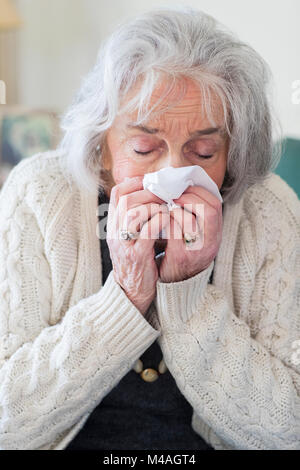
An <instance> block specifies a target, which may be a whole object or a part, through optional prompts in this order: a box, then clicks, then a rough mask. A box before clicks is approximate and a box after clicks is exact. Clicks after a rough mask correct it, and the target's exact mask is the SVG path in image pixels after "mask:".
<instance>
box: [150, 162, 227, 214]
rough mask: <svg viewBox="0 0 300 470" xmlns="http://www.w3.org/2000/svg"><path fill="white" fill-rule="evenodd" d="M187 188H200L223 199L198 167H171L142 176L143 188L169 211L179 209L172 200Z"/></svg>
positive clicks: (213, 184)
mask: <svg viewBox="0 0 300 470" xmlns="http://www.w3.org/2000/svg"><path fill="white" fill-rule="evenodd" d="M189 186H202V187H203V188H205V189H207V190H208V191H210V192H211V193H212V194H213V195H214V196H216V197H217V198H218V199H219V200H220V201H221V202H223V198H222V196H221V194H220V192H219V188H218V186H217V185H216V183H215V182H214V181H213V180H212V179H211V178H210V177H209V176H208V174H207V173H206V171H205V170H203V168H201V167H200V166H198V165H193V166H184V167H180V168H174V167H172V166H170V167H167V168H163V169H162V170H159V171H155V172H153V173H147V174H146V175H144V179H143V187H144V189H148V190H149V191H151V192H152V193H153V194H155V195H156V196H158V197H159V198H160V199H163V200H164V201H165V202H166V203H167V205H168V208H169V210H172V209H174V208H176V207H180V206H178V205H177V204H175V203H174V201H173V199H178V198H179V197H180V196H181V194H182V193H183V192H184V191H185V190H186V188H188V187H189Z"/></svg>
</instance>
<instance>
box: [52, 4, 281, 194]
mask: <svg viewBox="0 0 300 470" xmlns="http://www.w3.org/2000/svg"><path fill="white" fill-rule="evenodd" d="M162 77H164V78H165V77H167V78H168V80H167V82H168V84H169V85H170V87H169V88H168V89H167V90H166V94H165V93H164V94H163V96H162V98H161V100H163V99H164V98H165V96H166V95H167V94H168V93H169V92H170V91H171V90H172V89H173V87H174V85H175V84H177V85H178V84H179V85H180V87H181V88H182V87H183V88H182V90H183V91H184V82H185V81H184V80H180V79H181V78H183V77H187V78H190V79H193V80H194V82H195V83H197V84H198V85H199V86H200V87H201V90H202V92H203V96H204V99H203V103H202V105H203V106H204V111H205V112H206V115H207V116H208V117H209V118H210V119H211V121H212V122H213V115H212V113H211V105H210V101H211V100H210V97H211V92H214V93H216V94H217V96H218V97H219V98H220V100H221V103H222V105H223V111H224V127H225V129H226V131H227V133H228V136H229V149H228V158H227V168H226V174H225V178H224V182H223V186H222V188H221V194H222V196H223V200H224V202H226V201H228V202H230V203H235V202H237V201H238V200H239V199H240V197H241V196H242V194H243V192H244V191H245V190H246V189H247V188H248V187H250V186H251V185H253V184H255V183H259V182H262V180H263V179H264V178H265V177H266V176H267V175H268V174H269V173H270V172H271V171H273V170H274V169H275V167H276V166H277V164H278V161H279V158H280V154H281V145H280V142H281V139H279V140H278V141H277V144H275V139H274V135H275V132H277V131H276V130H275V129H276V126H277V128H278V132H279V127H280V123H279V121H278V120H277V118H276V117H275V118H274V116H275V113H274V110H273V109H271V108H272V100H271V98H270V90H269V85H270V82H271V79H272V75H271V72H270V69H269V66H268V64H267V63H266V62H265V61H264V59H263V58H262V57H261V56H260V55H259V54H258V53H257V52H256V51H255V50H254V49H253V48H252V47H251V46H250V45H248V44H246V43H244V42H242V41H240V40H239V39H238V38H236V37H235V35H234V34H233V33H232V32H230V31H229V30H228V29H227V28H225V27H224V26H223V25H222V24H220V23H218V22H217V21H216V20H215V19H214V18H213V17H211V16H210V15H207V14H205V13H203V12H202V11H199V10H197V9H194V8H191V7H188V6H180V7H175V8H156V9H154V10H153V9H152V10H150V11H147V12H145V13H143V14H140V15H138V16H135V17H134V18H131V19H130V20H128V18H127V20H125V22H122V23H121V24H119V25H118V27H117V28H116V29H115V30H114V32H113V33H112V34H111V35H110V36H109V37H108V38H107V39H106V40H105V41H104V42H103V43H102V45H101V47H100V50H99V53H98V56H97V61H96V64H95V65H94V67H93V68H92V70H91V71H90V72H89V74H88V75H87V76H86V77H85V78H84V79H83V81H82V84H81V87H80V89H79V91H78V94H77V95H76V97H75V99H74V102H73V103H72V104H71V106H70V108H69V109H68V110H67V111H66V112H65V114H64V115H63V116H62V118H61V128H62V130H63V131H64V135H63V138H62V140H61V142H60V144H59V149H60V150H62V151H63V152H64V153H65V159H66V160H65V162H66V168H67V171H68V173H69V174H70V175H71V176H72V178H73V179H74V180H75V181H76V183H77V184H78V185H79V186H81V187H84V188H86V189H87V190H88V191H92V192H98V191H99V190H100V191H101V188H102V189H103V188H105V187H106V186H107V184H108V181H109V179H110V176H109V175H108V173H109V172H107V171H106V170H105V169H104V167H103V154H104V152H102V150H103V149H104V146H105V136H106V133H107V130H108V129H109V128H110V126H111V125H112V124H113V122H114V120H115V118H116V116H118V115H120V114H121V113H123V112H125V111H126V112H132V111H134V110H138V115H137V116H138V119H137V121H136V124H140V123H142V122H145V121H146V120H147V118H148V116H149V114H151V115H153V114H155V111H154V109H155V107H156V106H157V104H158V103H159V102H157V103H156V104H155V105H154V106H153V108H152V109H150V110H149V109H148V106H149V99H150V97H151V95H152V93H153V91H154V89H155V86H156V85H157V83H158V81H159V80H160V79H161V78H162ZM138 81H139V82H140V83H141V87H140V89H139V92H138V93H137V94H135V95H134V97H133V99H132V100H131V101H126V96H127V94H128V92H130V90H131V89H132V87H133V86H134V85H135V84H136V83H137V82H138ZM124 98H125V100H124ZM122 103H124V106H123V105H122ZM168 104H169V105H171V102H168ZM168 107H169V106H168ZM163 110H164V109H163V108H161V110H160V112H163ZM99 185H100V187H99Z"/></svg>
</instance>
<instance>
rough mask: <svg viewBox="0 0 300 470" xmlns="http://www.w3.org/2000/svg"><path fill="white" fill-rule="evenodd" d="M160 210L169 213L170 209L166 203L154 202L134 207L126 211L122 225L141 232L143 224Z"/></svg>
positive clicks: (131, 230)
mask: <svg viewBox="0 0 300 470" xmlns="http://www.w3.org/2000/svg"><path fill="white" fill-rule="evenodd" d="M158 212H164V213H166V214H168V213H169V210H168V208H167V206H166V205H162V204H155V203H153V202H151V203H149V204H142V205H140V206H137V207H134V208H133V209H130V210H128V211H127V212H126V214H125V217H124V219H123V222H122V227H123V228H127V230H129V231H130V232H133V233H136V232H140V230H141V228H142V226H143V225H144V224H145V223H146V222H148V220H149V219H151V218H152V217H154V215H156V214H157V213H158Z"/></svg>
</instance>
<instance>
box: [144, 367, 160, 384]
mask: <svg viewBox="0 0 300 470" xmlns="http://www.w3.org/2000/svg"><path fill="white" fill-rule="evenodd" d="M141 377H142V379H143V380H145V382H154V381H155V380H157V379H158V373H157V371H156V370H155V369H144V370H143V372H142V373H141Z"/></svg>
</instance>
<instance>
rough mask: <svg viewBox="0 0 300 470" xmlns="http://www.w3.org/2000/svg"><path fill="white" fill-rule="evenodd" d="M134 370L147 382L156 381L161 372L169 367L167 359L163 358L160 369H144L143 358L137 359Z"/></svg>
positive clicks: (159, 365)
mask: <svg viewBox="0 0 300 470" xmlns="http://www.w3.org/2000/svg"><path fill="white" fill-rule="evenodd" d="M132 370H134V371H135V372H136V373H137V374H140V376H141V378H142V379H143V380H145V382H154V381H155V380H157V379H158V377H159V374H164V373H165V372H166V371H167V370H168V368H167V366H166V363H165V361H164V360H163V359H162V360H161V361H160V363H159V364H158V371H157V370H155V369H152V368H151V367H150V368H147V369H144V364H143V362H142V361H141V359H137V361H136V362H135V363H134V366H133V368H132Z"/></svg>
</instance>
